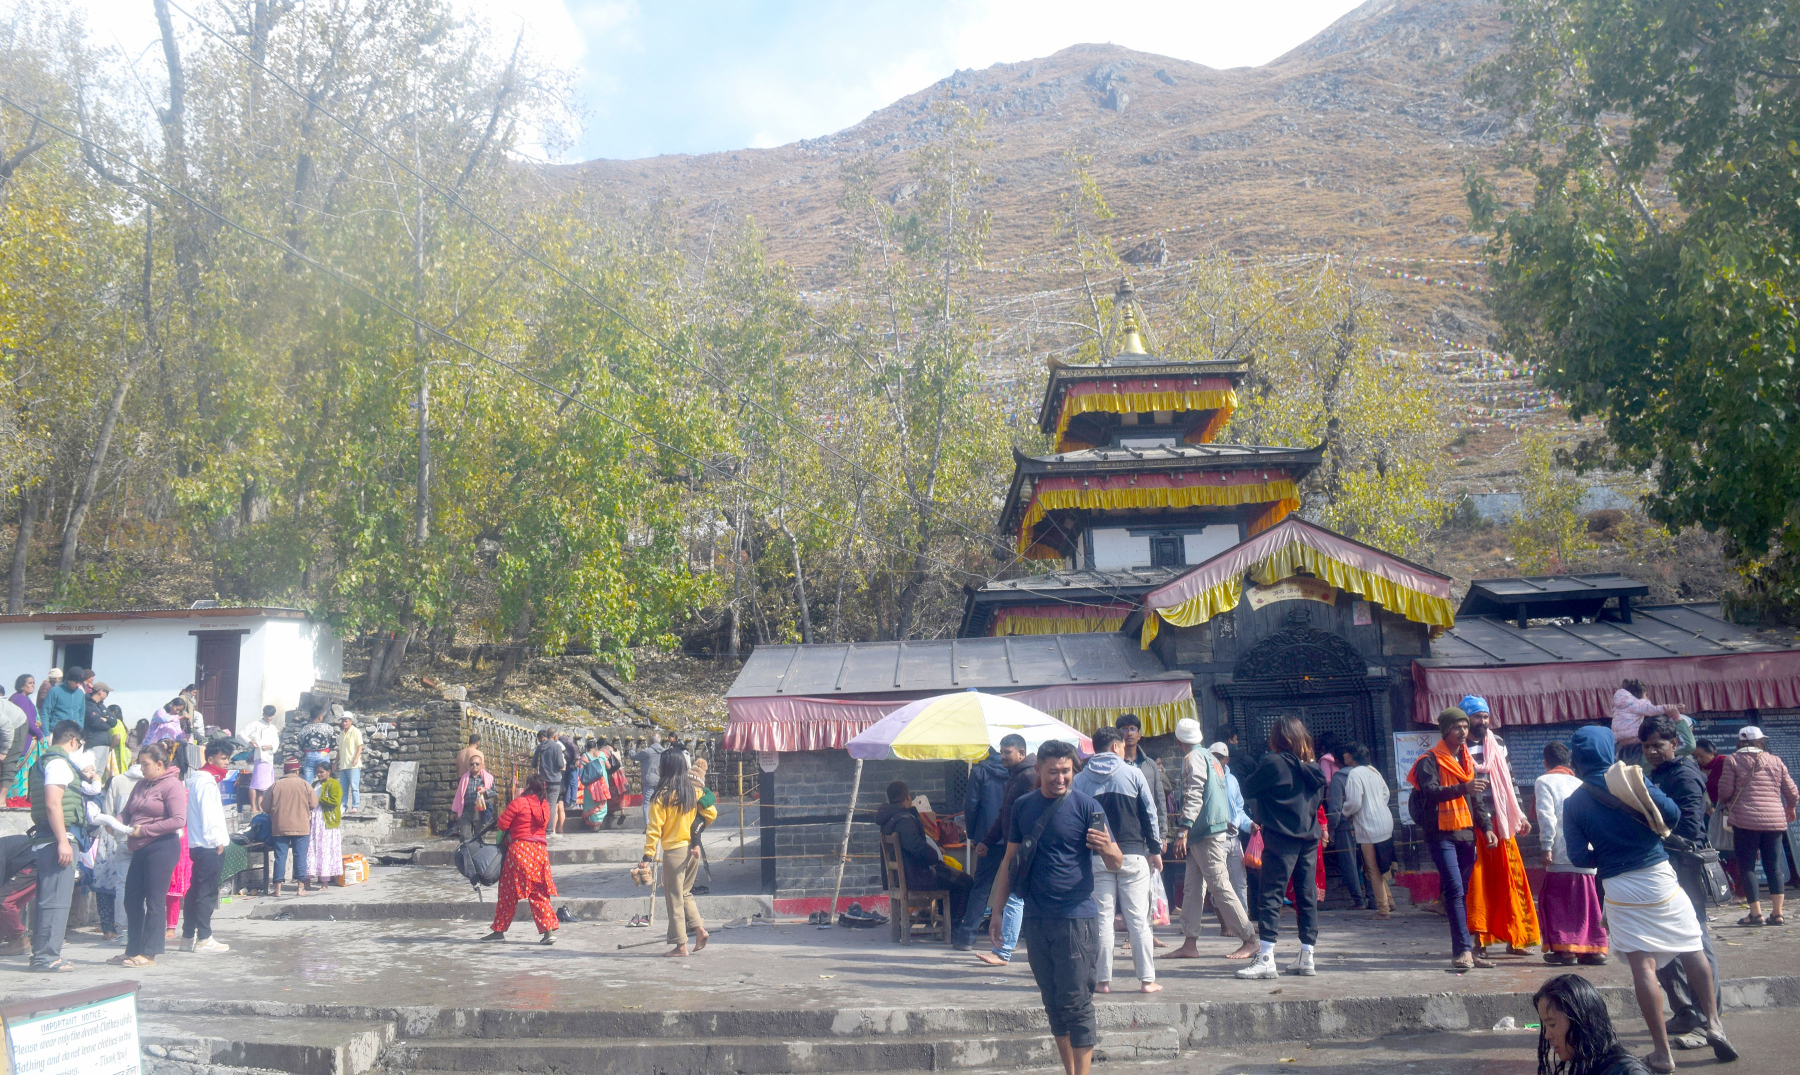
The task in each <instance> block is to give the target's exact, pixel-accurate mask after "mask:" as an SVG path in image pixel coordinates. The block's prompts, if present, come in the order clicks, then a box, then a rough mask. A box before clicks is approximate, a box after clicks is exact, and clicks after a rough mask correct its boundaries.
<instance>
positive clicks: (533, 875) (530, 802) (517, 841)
mask: <svg viewBox="0 0 1800 1075" xmlns="http://www.w3.org/2000/svg"><path fill="white" fill-rule="evenodd" d="M496 827H497V828H498V829H500V831H501V832H504V833H505V834H506V865H505V866H503V867H502V868H501V870H500V888H499V891H498V892H497V893H495V896H494V929H493V932H492V933H489V934H488V935H487V936H485V937H483V938H481V939H482V940H484V941H504V940H505V939H506V930H507V927H509V926H511V925H512V920H513V913H514V912H515V911H517V909H518V906H519V901H520V900H525V901H526V902H527V903H529V904H531V921H532V924H533V925H535V926H537V928H538V934H539V936H538V943H539V944H554V943H555V938H554V937H552V936H551V934H553V933H555V932H556V927H557V921H556V910H555V909H554V908H552V907H551V906H550V897H551V896H554V895H556V881H555V879H554V878H552V877H551V876H550V853H549V849H548V848H547V846H546V845H545V839H544V833H545V831H546V830H547V829H548V828H549V827H550V803H549V801H548V800H547V798H546V792H545V788H544V777H543V774H541V773H532V774H531V777H530V779H528V780H526V781H525V794H523V795H521V796H519V797H518V798H516V799H514V800H513V801H512V802H509V803H507V804H506V809H504V810H502V811H500V820H499V821H498V822H497V823H496Z"/></svg>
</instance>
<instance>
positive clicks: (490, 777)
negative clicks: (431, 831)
mask: <svg viewBox="0 0 1800 1075" xmlns="http://www.w3.org/2000/svg"><path fill="white" fill-rule="evenodd" d="M481 790H482V791H492V790H494V774H493V773H490V772H488V771H487V770H485V769H484V770H482V772H481ZM468 791H469V771H468V770H467V769H464V770H463V775H462V779H460V780H458V781H457V782H456V798H454V799H451V800H450V816H451V817H459V816H461V814H462V806H463V796H464V795H466V794H468Z"/></svg>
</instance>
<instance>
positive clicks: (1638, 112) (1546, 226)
mask: <svg viewBox="0 0 1800 1075" xmlns="http://www.w3.org/2000/svg"><path fill="white" fill-rule="evenodd" d="M1503 4H1504V8H1505V13H1506V16H1507V18H1508V19H1509V20H1510V21H1511V22H1512V23H1513V36H1512V43H1511V45H1510V47H1509V48H1508V50H1507V51H1506V52H1505V53H1503V54H1502V55H1501V56H1500V57H1498V58H1497V59H1495V60H1494V61H1493V62H1492V63H1490V64H1489V65H1487V66H1486V68H1484V69H1483V70H1482V71H1481V72H1480V73H1479V74H1478V76H1477V77H1476V79H1475V81H1474V84H1473V88H1474V90H1475V92H1476V93H1478V94H1479V95H1480V96H1482V97H1483V98H1484V99H1486V100H1487V101H1488V102H1489V103H1490V104H1492V105H1493V106H1495V107H1496V108H1499V109H1502V110H1504V111H1506V112H1508V113H1511V114H1513V115H1514V116H1516V117H1517V123H1516V124H1515V126H1514V128H1513V129H1514V132H1515V133H1514V135H1513V137H1512V140H1511V144H1510V147H1509V149H1510V152H1509V154H1508V157H1507V164H1508V165H1509V166H1510V167H1512V168H1517V169H1520V170H1522V171H1523V172H1524V174H1526V175H1527V176H1529V177H1530V179H1531V182H1532V188H1531V198H1530V204H1529V205H1524V206H1512V205H1509V204H1507V203H1506V202H1505V201H1504V200H1503V198H1502V197H1501V195H1500V193H1499V191H1498V188H1497V187H1496V185H1495V182H1494V179H1493V177H1490V176H1486V175H1480V174H1474V175H1471V177H1470V181H1469V188H1468V194H1469V204H1470V207H1471V208H1472V209H1473V210H1474V213H1475V217H1476V221H1477V223H1478V225H1480V226H1484V227H1485V226H1491V227H1492V228H1493V229H1494V232H1495V238H1494V241H1493V244H1492V250H1491V254H1492V261H1491V263H1490V272H1491V273H1492V275H1493V277H1494V281H1495V288H1494V291H1493V292H1492V293H1491V294H1492V297H1493V304H1494V309H1495V312H1496V314H1497V315H1498V317H1499V319H1500V322H1501V325H1502V327H1503V329H1504V340H1505V346H1506V347H1508V348H1509V349H1511V350H1512V351H1514V352H1515V353H1517V354H1519V355H1520V356H1521V357H1525V358H1528V359H1529V360H1530V361H1531V362H1533V363H1534V364H1535V365H1537V366H1538V367H1539V369H1540V370H1541V371H1542V372H1541V375H1540V381H1541V383H1543V384H1545V385H1546V386H1548V387H1550V388H1553V389H1555V390H1556V391H1557V392H1558V394H1559V395H1561V397H1562V398H1563V399H1565V400H1567V401H1568V403H1569V408H1570V414H1571V415H1572V416H1573V417H1576V418H1580V417H1582V416H1585V415H1590V414H1592V415H1598V416H1600V417H1601V418H1603V419H1604V422H1605V431H1606V436H1605V438H1604V440H1601V439H1594V440H1590V441H1588V442H1585V443H1583V444H1582V445H1581V446H1580V447H1579V448H1578V449H1577V450H1576V451H1575V452H1574V453H1573V457H1574V460H1575V461H1576V462H1577V463H1578V464H1579V465H1580V466H1582V467H1583V468H1590V467H1613V468H1623V469H1631V470H1647V471H1649V472H1650V474H1651V476H1652V478H1653V482H1654V488H1653V489H1652V491H1651V492H1650V494H1649V496H1648V497H1647V498H1646V500H1645V504H1646V507H1647V509H1648V511H1649V513H1650V514H1651V516H1652V517H1653V518H1655V519H1656V520H1657V521H1659V522H1661V523H1662V524H1664V525H1665V526H1667V527H1669V528H1670V529H1672V530H1675V529H1679V528H1681V527H1684V526H1687V525H1690V524H1698V525H1700V526H1702V527H1705V528H1706V529H1707V530H1709V531H1723V532H1724V533H1725V534H1726V535H1727V537H1728V538H1729V540H1730V542H1731V543H1732V547H1734V548H1735V550H1736V551H1737V552H1738V554H1739V555H1740V557H1741V563H1742V565H1743V568H1744V571H1745V573H1746V577H1747V580H1748V581H1749V583H1750V585H1751V588H1752V589H1753V590H1754V591H1755V592H1756V596H1757V597H1758V599H1759V600H1760V601H1762V602H1763V603H1764V604H1766V605H1767V606H1769V607H1770V608H1779V607H1785V608H1787V609H1788V610H1790V612H1792V611H1796V610H1800V467H1797V466H1795V462H1794V461H1795V459H1796V458H1800V366H1797V365H1796V363H1797V361H1800V360H1797V358H1796V354H1797V351H1800V317H1797V316H1796V308H1795V295H1796V294H1800V200H1796V198H1795V196H1794V194H1795V190H1796V189H1800V151H1797V150H1796V148H1795V147H1796V145H1800V109H1796V107H1795V104H1794V101H1795V98H1794V90H1795V87H1796V85H1800V61H1796V59H1795V57H1796V56H1800V8H1797V7H1796V6H1795V5H1794V4H1792V3H1774V4H1771V3H1766V2H1762V0H1710V2H1707V3H1692V2H1683V0H1503ZM1665 192H1666V193H1665Z"/></svg>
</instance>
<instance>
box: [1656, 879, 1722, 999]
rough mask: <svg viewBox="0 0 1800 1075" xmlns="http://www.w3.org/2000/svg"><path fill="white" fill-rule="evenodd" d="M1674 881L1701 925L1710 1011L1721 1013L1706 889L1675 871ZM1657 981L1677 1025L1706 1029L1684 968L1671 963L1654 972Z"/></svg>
mask: <svg viewBox="0 0 1800 1075" xmlns="http://www.w3.org/2000/svg"><path fill="white" fill-rule="evenodd" d="M1675 877H1676V879H1677V880H1678V881H1680V883H1681V891H1682V892H1683V893H1685V894H1686V895H1687V898H1688V902H1689V903H1692V904H1693V905H1694V917H1695V918H1696V919H1698V920H1699V922H1700V943H1701V945H1702V946H1703V947H1704V949H1705V951H1706V963H1707V965H1708V966H1709V967H1711V968H1712V979H1713V1010H1714V1011H1716V1012H1720V1013H1723V1012H1724V1011H1725V1002H1724V1000H1723V999H1721V997H1720V996H1719V960H1718V957H1717V956H1715V955H1713V945H1712V927H1711V926H1710V925H1708V924H1707V921H1706V889H1705V887H1704V886H1703V885H1702V883H1701V881H1700V878H1699V877H1698V876H1695V875H1693V874H1692V873H1691V871H1688V870H1684V869H1682V868H1681V867H1679V866H1677V867H1675ZM1656 980H1657V981H1659V982H1661V983H1662V987H1663V992H1665V993H1667V994H1668V995H1669V1010H1670V1011H1672V1012H1674V1013H1675V1022H1676V1023H1677V1025H1681V1024H1686V1025H1687V1026H1688V1027H1689V1028H1692V1029H1698V1028H1700V1027H1703V1026H1705V1025H1706V1015H1705V1013H1704V1012H1702V1011H1701V1010H1700V1004H1699V1002H1697V1001H1696V1000H1695V999H1694V990H1693V987H1692V986H1691V985H1689V984H1688V976H1687V968H1686V967H1685V966H1683V965H1682V963H1681V960H1679V959H1671V960H1670V961H1669V962H1668V964H1667V965H1666V966H1662V967H1658V968H1657V969H1656Z"/></svg>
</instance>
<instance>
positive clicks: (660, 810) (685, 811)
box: [644, 748, 719, 956]
mask: <svg viewBox="0 0 1800 1075" xmlns="http://www.w3.org/2000/svg"><path fill="white" fill-rule="evenodd" d="M661 778H662V779H661V781H660V783H659V784H658V785H657V788H656V794H655V795H654V796H652V797H651V799H650V804H649V806H648V807H647V814H648V823H647V824H646V825H645V826H644V861H645V862H653V861H655V859H656V854H657V848H658V847H659V846H660V847H661V849H662V861H663V895H664V897H665V898H666V899H667V900H668V904H669V943H670V944H672V945H674V946H675V948H674V950H673V951H670V952H667V953H665V954H666V955H671V956H685V955H687V954H688V934H689V933H692V934H693V935H694V951H696V952H698V951H699V950H700V949H702V948H705V947H706V939H707V936H708V934H707V932H706V922H705V921H704V920H702V919H701V917H700V905H699V904H697V903H695V902H694V896H693V888H694V878H695V877H697V876H698V875H699V873H700V845H699V844H697V843H694V835H693V834H694V821H695V819H696V818H700V819H703V820H706V821H711V820H713V819H714V818H716V817H718V816H719V811H718V809H717V808H716V807H714V806H713V801H714V795H713V793H712V792H711V791H708V790H706V789H703V788H701V787H699V786H698V782H697V781H695V780H693V779H692V775H691V773H690V772H689V769H688V758H687V752H686V751H684V750H681V749H679V748H677V749H675V750H670V751H668V752H667V753H665V754H663V756H662V771H661Z"/></svg>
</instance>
